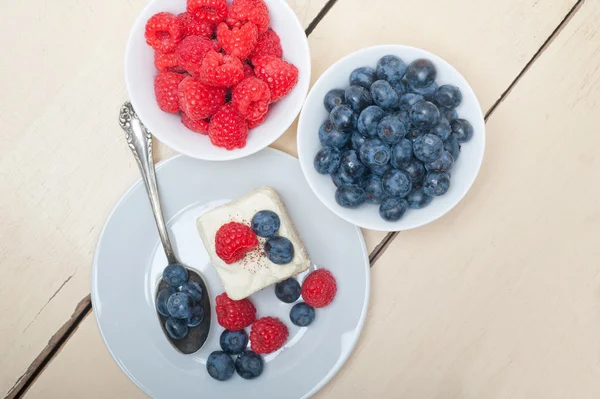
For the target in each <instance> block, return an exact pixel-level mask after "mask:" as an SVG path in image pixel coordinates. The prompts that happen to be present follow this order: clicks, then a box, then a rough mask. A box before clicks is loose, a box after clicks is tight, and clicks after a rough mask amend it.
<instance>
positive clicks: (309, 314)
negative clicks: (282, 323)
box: [290, 302, 315, 327]
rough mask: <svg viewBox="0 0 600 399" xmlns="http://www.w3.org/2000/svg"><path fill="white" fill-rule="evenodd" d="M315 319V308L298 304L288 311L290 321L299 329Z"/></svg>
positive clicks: (302, 303) (301, 303)
mask: <svg viewBox="0 0 600 399" xmlns="http://www.w3.org/2000/svg"><path fill="white" fill-rule="evenodd" d="M314 319H315V308H313V307H312V306H310V305H307V304H306V303H304V302H300V303H297V304H295V305H294V306H292V309H291V310H290V320H291V321H292V323H294V324H295V325H297V326H299V327H306V326H308V325H310V323H312V322H313V320H314Z"/></svg>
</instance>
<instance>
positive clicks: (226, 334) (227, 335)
mask: <svg viewBox="0 0 600 399" xmlns="http://www.w3.org/2000/svg"><path fill="white" fill-rule="evenodd" d="M219 344H221V349H223V351H224V352H225V353H227V354H229V355H237V354H239V353H242V352H243V351H244V349H246V347H247V346H248V334H246V331H244V330H239V331H229V330H225V331H223V332H222V333H221V337H220V338H219Z"/></svg>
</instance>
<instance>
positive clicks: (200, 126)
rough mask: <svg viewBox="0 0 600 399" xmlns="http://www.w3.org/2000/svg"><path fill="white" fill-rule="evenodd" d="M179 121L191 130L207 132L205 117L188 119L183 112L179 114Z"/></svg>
mask: <svg viewBox="0 0 600 399" xmlns="http://www.w3.org/2000/svg"><path fill="white" fill-rule="evenodd" d="M181 123H183V126H185V127H187V128H188V129H190V130H191V131H192V132H196V133H201V134H208V121H207V120H206V119H199V120H197V121H195V120H193V119H190V117H189V116H187V115H186V114H185V113H182V114H181Z"/></svg>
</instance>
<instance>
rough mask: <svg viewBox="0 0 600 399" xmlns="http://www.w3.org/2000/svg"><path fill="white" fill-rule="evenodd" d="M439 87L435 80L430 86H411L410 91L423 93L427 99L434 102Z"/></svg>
mask: <svg viewBox="0 0 600 399" xmlns="http://www.w3.org/2000/svg"><path fill="white" fill-rule="evenodd" d="M437 88H438V85H437V83H435V82H433V83H432V84H430V85H429V86H425V87H412V86H409V88H408V91H410V92H412V93H417V94H421V95H422V96H423V97H424V98H425V100H427V101H432V102H433V101H434V98H435V93H436V91H437Z"/></svg>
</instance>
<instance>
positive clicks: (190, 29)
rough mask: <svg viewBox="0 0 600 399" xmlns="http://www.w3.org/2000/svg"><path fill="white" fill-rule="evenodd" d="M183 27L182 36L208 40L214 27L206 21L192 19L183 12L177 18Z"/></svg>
mask: <svg viewBox="0 0 600 399" xmlns="http://www.w3.org/2000/svg"><path fill="white" fill-rule="evenodd" d="M177 18H179V20H180V21H181V24H182V25H183V36H184V37H186V36H202V37H205V38H207V39H210V38H211V37H212V35H213V33H214V32H215V25H214V24H212V23H210V22H208V21H201V20H198V19H196V18H194V17H193V16H192V15H191V14H190V13H187V12H184V13H181V14H179V15H178V16H177Z"/></svg>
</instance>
